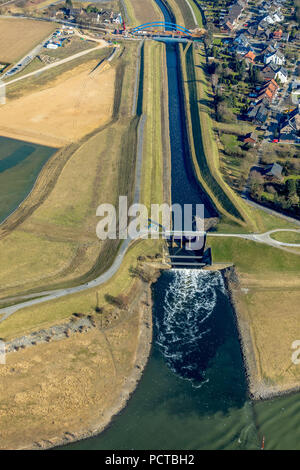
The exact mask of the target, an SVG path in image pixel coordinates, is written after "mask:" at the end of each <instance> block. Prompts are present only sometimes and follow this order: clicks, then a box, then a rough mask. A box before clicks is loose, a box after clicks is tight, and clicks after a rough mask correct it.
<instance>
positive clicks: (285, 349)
mask: <svg viewBox="0 0 300 470" xmlns="http://www.w3.org/2000/svg"><path fill="white" fill-rule="evenodd" d="M208 242H209V245H210V246H211V247H212V253H213V260H214V262H221V263H223V262H232V263H233V264H234V265H235V267H236V269H237V272H238V277H239V282H240V286H233V289H234V298H235V301H236V307H237V315H238V319H239V324H240V328H241V332H242V338H243V343H244V346H245V348H244V350H245V353H246V357H247V360H248V364H249V367H250V383H251V386H250V389H251V392H252V393H254V395H255V396H267V395H270V394H272V393H274V394H278V393H280V392H282V391H285V390H289V389H293V388H295V387H299V385H300V368H299V366H297V365H295V364H293V362H292V359H291V356H292V353H293V349H292V343H293V342H294V341H295V340H297V339H299V301H300V279H299V270H300V256H299V255H297V254H294V253H289V252H287V251H284V250H280V249H277V248H273V247H270V246H267V245H262V244H259V243H255V242H251V241H247V240H242V239H236V238H222V239H220V238H217V237H215V238H214V237H213V236H212V237H209V239H208Z"/></svg>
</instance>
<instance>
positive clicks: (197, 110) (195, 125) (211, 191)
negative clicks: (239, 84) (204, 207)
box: [180, 45, 249, 225]
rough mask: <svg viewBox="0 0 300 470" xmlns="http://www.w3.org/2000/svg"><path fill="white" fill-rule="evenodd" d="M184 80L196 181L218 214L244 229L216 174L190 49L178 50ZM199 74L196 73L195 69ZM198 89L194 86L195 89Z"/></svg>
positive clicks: (242, 216)
mask: <svg viewBox="0 0 300 470" xmlns="http://www.w3.org/2000/svg"><path fill="white" fill-rule="evenodd" d="M180 51H181V53H180V56H181V67H182V73H183V80H184V91H185V110H186V121H187V127H188V135H189V143H190V149H191V156H192V160H193V167H194V171H195V174H196V178H197V179H198V181H199V182H200V184H201V186H202V187H203V188H204V190H205V191H206V192H207V194H208V195H209V197H210V198H211V200H212V202H213V204H214V205H215V207H216V208H217V210H218V211H219V213H221V214H223V215H225V216H226V217H228V218H230V219H231V220H232V221H234V222H235V223H237V224H239V225H246V221H247V222H249V221H248V216H247V213H246V211H245V210H244V208H243V206H242V202H240V201H239V198H238V196H237V195H236V194H235V193H234V192H233V191H232V190H231V189H230V188H229V187H228V186H227V185H226V184H225V182H224V181H223V179H222V176H221V174H220V171H219V155H218V149H217V147H216V143H215V141H214V138H213V129H212V123H211V120H210V116H209V114H208V112H207V109H206V108H204V109H203V105H202V101H203V100H204V99H205V94H204V91H205V93H207V91H206V90H202V88H203V87H204V86H205V81H204V80H205V77H203V76H201V77H200V76H199V75H198V76H197V75H196V71H195V62H194V51H193V48H192V46H191V45H189V46H187V48H186V49H185V50H184V49H183V47H182V46H180ZM197 71H198V73H199V69H197ZM197 85H198V86H197Z"/></svg>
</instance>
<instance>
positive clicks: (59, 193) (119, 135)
mask: <svg viewBox="0 0 300 470" xmlns="http://www.w3.org/2000/svg"><path fill="white" fill-rule="evenodd" d="M135 62H136V45H135V44H132V45H128V46H127V48H126V51H125V53H124V54H123V56H122V60H121V61H120V63H119V64H118V66H117V72H116V88H115V99H114V110H113V117H112V122H111V124H109V125H106V126H104V128H103V129H102V130H100V131H95V132H93V134H92V135H91V136H90V137H87V138H85V139H83V140H82V141H81V142H80V144H77V145H75V144H74V145H73V146H71V147H70V149H64V150H62V151H61V152H60V153H59V154H57V155H56V156H55V157H53V159H50V160H49V162H48V164H46V166H45V169H44V170H45V171H44V173H43V175H42V176H41V178H39V179H38V181H37V185H36V187H35V190H34V191H33V193H32V199H31V200H28V201H27V202H26V204H27V208H28V210H27V212H26V211H25V212H24V211H23V212H24V213H22V208H21V209H20V213H21V220H20V219H19V221H18V219H17V217H18V214H15V216H14V221H13V222H14V223H13V224H12V227H11V228H14V227H15V226H16V225H18V224H19V223H20V222H23V223H22V225H21V226H20V227H18V228H16V229H15V230H14V231H13V232H12V233H11V234H10V229H9V220H8V222H7V224H6V226H3V227H2V236H3V235H5V238H4V239H3V240H1V242H0V246H1V251H2V252H3V253H5V256H4V257H1V295H2V297H4V296H7V295H11V294H16V293H18V292H21V291H28V290H32V289H33V290H35V289H38V288H39V287H40V289H43V288H44V287H46V288H48V287H52V286H57V285H59V286H60V285H68V283H71V284H72V283H73V284H77V283H80V281H82V282H84V281H85V280H86V279H90V278H93V277H96V275H97V274H98V273H100V272H103V271H104V270H105V269H106V268H107V266H109V265H110V264H111V262H112V260H113V257H114V255H115V252H116V249H117V247H118V241H114V240H113V241H106V242H100V240H98V239H97V236H96V232H95V230H96V225H97V223H98V220H97V217H96V208H97V207H98V205H99V204H100V203H103V202H105V203H112V204H114V205H117V202H118V196H119V194H122V195H126V194H127V195H128V196H129V199H130V200H132V195H133V183H134V181H133V178H132V175H133V174H134V167H135V157H136V127H137V118H132V116H131V103H132V97H133V88H134V80H135V66H136V63H135ZM61 162H62V166H61ZM53 166H54V169H53ZM56 166H58V167H59V173H58V172H54V170H55V168H56ZM52 170H53V172H54V173H55V176H56V179H54V178H53V181H52V182H50V188H49V190H48V184H49V180H48V176H51V171H52ZM57 173H58V174H57ZM58 176H59V177H58ZM30 201H31V207H30ZM26 204H25V206H26ZM34 209H36V210H35V211H34ZM33 211H34V212H33ZM30 214H31V215H30ZM28 216H29V217H28ZM16 237H17V239H18V243H16V242H15V239H16ZM28 237H29V238H30V237H32V246H31V244H30V241H28ZM52 242H53V243H54V245H55V244H57V243H58V244H59V245H60V247H61V249H60V254H58V252H57V249H56V248H55V247H54V245H53V250H52V249H51V243H52ZM24 243H25V244H26V249H24ZM44 245H46V246H47V250H46V251H45V246H44ZM55 246H56V245H55ZM39 247H40V248H39ZM32 250H33V251H34V256H32V255H33V251H32ZM39 250H40V251H39ZM62 253H65V255H64V256H62ZM9 259H14V260H16V261H15V265H14V268H12V266H11V263H10V262H9ZM18 266H19V268H18ZM18 269H21V270H22V276H20V275H17V276H16V273H17V272H18ZM16 283H17V284H16Z"/></svg>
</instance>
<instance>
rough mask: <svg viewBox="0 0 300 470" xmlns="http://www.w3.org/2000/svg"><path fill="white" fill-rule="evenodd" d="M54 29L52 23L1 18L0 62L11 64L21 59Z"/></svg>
mask: <svg viewBox="0 0 300 470" xmlns="http://www.w3.org/2000/svg"><path fill="white" fill-rule="evenodd" d="M54 29H55V25H52V24H51V23H46V22H45V23H44V22H41V21H34V20H23V19H15V18H0V61H3V62H9V63H11V62H15V61H17V60H18V59H21V58H22V57H23V56H25V55H26V54H27V52H29V51H30V50H32V49H33V48H34V47H35V46H37V45H38V44H39V43H40V42H41V41H42V40H43V39H44V38H46V37H47V36H48V35H50V34H51V32H52V31H53V30H54Z"/></svg>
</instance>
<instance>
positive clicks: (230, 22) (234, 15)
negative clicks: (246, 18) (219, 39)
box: [221, 3, 243, 31]
mask: <svg viewBox="0 0 300 470" xmlns="http://www.w3.org/2000/svg"><path fill="white" fill-rule="evenodd" d="M242 11H243V7H242V6H241V5H240V4H239V3H234V4H233V5H231V7H230V8H229V12H228V14H227V15H226V16H225V17H224V18H223V20H222V21H221V29H222V30H223V31H232V30H233V28H234V26H235V24H236V23H237V21H238V19H239V17H240V16H241V13H242Z"/></svg>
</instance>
